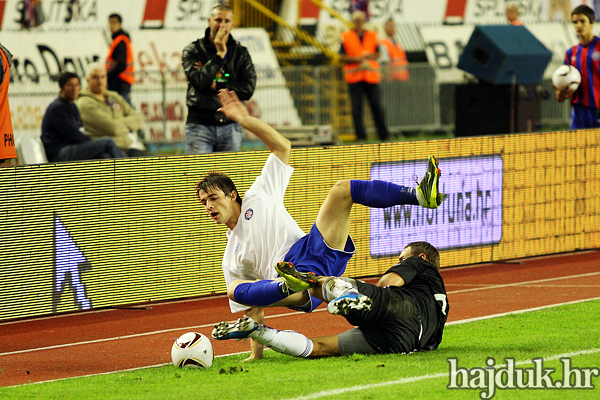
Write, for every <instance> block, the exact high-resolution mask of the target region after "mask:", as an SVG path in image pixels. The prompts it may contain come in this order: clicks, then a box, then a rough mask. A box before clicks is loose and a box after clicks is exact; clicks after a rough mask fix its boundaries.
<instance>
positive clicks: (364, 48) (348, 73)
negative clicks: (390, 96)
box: [342, 30, 381, 83]
mask: <svg viewBox="0 0 600 400" xmlns="http://www.w3.org/2000/svg"><path fill="white" fill-rule="evenodd" d="M342 45H343V46H344V51H345V52H346V55H347V56H349V57H360V56H364V55H366V54H375V53H377V46H378V45H379V41H378V40H377V33H376V32H375V31H366V32H365V34H364V35H363V38H362V42H361V40H360V38H359V37H358V34H357V33H356V31H355V30H349V31H346V32H344V33H342ZM342 71H343V72H344V79H346V83H357V82H367V83H379V82H380V81H381V76H380V74H379V63H378V62H377V60H367V61H366V63H364V64H361V63H349V64H346V65H344V68H343V69H342Z"/></svg>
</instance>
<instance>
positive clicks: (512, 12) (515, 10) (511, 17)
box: [506, 4, 523, 26]
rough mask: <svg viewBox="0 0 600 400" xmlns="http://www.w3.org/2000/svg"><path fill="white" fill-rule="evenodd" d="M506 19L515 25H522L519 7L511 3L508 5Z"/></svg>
mask: <svg viewBox="0 0 600 400" xmlns="http://www.w3.org/2000/svg"><path fill="white" fill-rule="evenodd" d="M506 19H507V20H508V22H509V23H510V24H512V25H515V26H521V25H523V23H522V22H521V21H519V7H517V6H516V5H514V4H511V5H509V6H507V7H506Z"/></svg>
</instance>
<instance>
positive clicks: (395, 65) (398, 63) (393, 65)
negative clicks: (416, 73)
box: [381, 38, 409, 81]
mask: <svg viewBox="0 0 600 400" xmlns="http://www.w3.org/2000/svg"><path fill="white" fill-rule="evenodd" d="M381 44H382V45H384V46H385V47H386V48H387V50H388V53H389V55H390V70H391V72H392V78H393V79H394V80H397V81H407V80H408V78H409V75H408V69H407V68H406V66H407V65H408V61H407V60H406V53H405V52H404V49H403V48H402V47H401V46H400V45H399V44H394V43H392V41H391V40H389V39H388V38H384V39H381Z"/></svg>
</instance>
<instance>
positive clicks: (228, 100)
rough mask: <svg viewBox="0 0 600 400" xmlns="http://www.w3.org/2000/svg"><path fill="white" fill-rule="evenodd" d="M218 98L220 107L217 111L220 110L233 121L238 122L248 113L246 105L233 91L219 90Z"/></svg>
mask: <svg viewBox="0 0 600 400" xmlns="http://www.w3.org/2000/svg"><path fill="white" fill-rule="evenodd" d="M219 100H220V101H221V108H219V109H218V110H217V111H220V112H222V113H223V114H225V116H226V117H227V118H229V119H231V120H233V121H235V122H240V121H241V120H242V119H243V118H245V117H248V116H249V115H250V114H249V113H248V108H246V105H245V104H244V103H242V102H241V100H240V99H239V98H238V96H237V94H235V92H233V91H231V90H229V89H221V90H219Z"/></svg>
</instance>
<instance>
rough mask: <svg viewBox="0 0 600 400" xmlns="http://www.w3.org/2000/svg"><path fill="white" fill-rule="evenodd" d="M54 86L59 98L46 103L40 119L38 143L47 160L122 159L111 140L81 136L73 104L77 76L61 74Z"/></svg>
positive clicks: (77, 94)
mask: <svg viewBox="0 0 600 400" xmlns="http://www.w3.org/2000/svg"><path fill="white" fill-rule="evenodd" d="M58 86H59V87H60V96H58V98H57V99H56V100H54V101H53V102H52V103H50V105H49V106H48V108H47V109H46V113H45V114H44V118H43V119H42V143H43V144H44V149H45V151H46V157H47V158H48V161H51V162H53V161H75V160H93V159H101V158H123V157H125V156H124V155H123V153H122V152H121V150H120V149H119V148H118V147H117V145H116V144H115V142H114V141H113V140H112V139H111V138H101V139H96V140H92V138H90V137H89V136H87V135H86V134H85V132H84V127H83V123H82V121H81V115H80V114H79V110H78V109H77V106H76V105H75V99H76V98H77V97H78V96H79V89H80V87H81V85H80V81H79V77H78V76H77V74H75V73H73V72H63V73H62V74H60V76H59V77H58Z"/></svg>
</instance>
